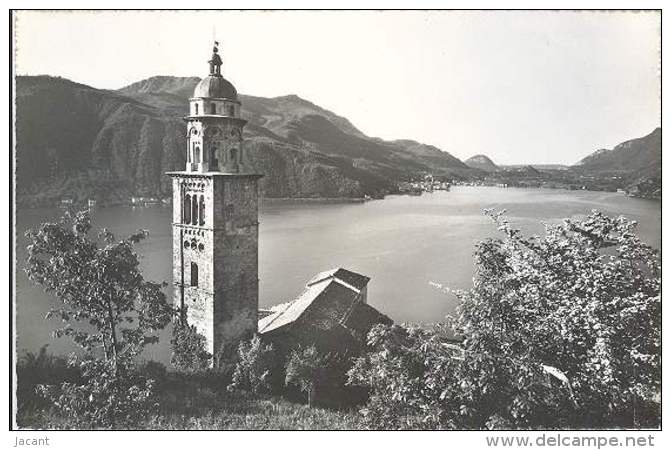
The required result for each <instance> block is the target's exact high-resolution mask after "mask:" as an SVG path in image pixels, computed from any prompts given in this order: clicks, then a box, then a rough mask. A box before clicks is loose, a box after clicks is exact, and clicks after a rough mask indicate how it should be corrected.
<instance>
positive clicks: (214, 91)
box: [193, 42, 238, 100]
mask: <svg viewBox="0 0 671 450" xmlns="http://www.w3.org/2000/svg"><path fill="white" fill-rule="evenodd" d="M218 46H219V43H218V42H215V43H214V47H213V48H212V58H211V59H210V60H209V61H208V63H209V64H210V74H209V75H208V76H206V77H205V78H203V79H202V80H200V83H198V84H197V85H196V89H194V91H193V97H194V98H197V97H200V98H225V99H230V100H237V99H238V91H236V90H235V87H234V86H233V85H232V84H231V82H230V81H228V80H227V79H225V78H224V77H223V76H221V64H222V61H221V56H219V48H218Z"/></svg>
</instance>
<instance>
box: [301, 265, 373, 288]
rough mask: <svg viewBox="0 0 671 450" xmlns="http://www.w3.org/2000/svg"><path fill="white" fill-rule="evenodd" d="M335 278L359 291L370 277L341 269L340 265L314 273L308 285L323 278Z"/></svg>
mask: <svg viewBox="0 0 671 450" xmlns="http://www.w3.org/2000/svg"><path fill="white" fill-rule="evenodd" d="M329 279H336V280H339V281H340V282H342V283H345V284H348V285H350V286H352V287H354V288H355V289H356V290H358V291H361V290H362V289H363V288H365V287H366V285H367V284H368V282H369V281H370V278H369V277H367V276H365V275H361V274H359V273H356V272H352V271H351V270H347V269H343V268H342V267H337V268H335V269H331V270H326V271H324V272H320V273H318V274H317V275H315V276H314V277H313V278H312V279H311V280H310V281H308V284H307V285H308V286H311V285H313V284H315V283H318V282H320V281H323V280H329Z"/></svg>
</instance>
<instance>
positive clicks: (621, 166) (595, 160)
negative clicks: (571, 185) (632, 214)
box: [572, 128, 662, 198]
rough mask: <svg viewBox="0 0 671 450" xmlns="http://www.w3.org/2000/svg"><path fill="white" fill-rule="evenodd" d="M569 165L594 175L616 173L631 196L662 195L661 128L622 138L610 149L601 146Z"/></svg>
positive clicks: (648, 196)
mask: <svg viewBox="0 0 671 450" xmlns="http://www.w3.org/2000/svg"><path fill="white" fill-rule="evenodd" d="M572 169H574V170H576V171H578V172H582V173H589V174H595V175H596V176H601V177H603V176H618V177H621V178H622V179H623V187H624V189H625V190H626V191H627V192H628V193H629V194H630V195H633V196H636V197H644V198H661V196H662V129H661V128H655V129H654V130H653V131H652V133H650V134H648V135H646V136H643V137H640V138H637V139H631V140H629V141H625V142H623V143H621V144H619V145H617V146H615V147H614V148H613V149H612V150H608V149H600V150H597V151H595V152H594V153H592V154H591V155H589V156H587V157H585V158H583V159H582V160H581V161H580V162H579V163H578V164H576V165H575V166H573V167H572Z"/></svg>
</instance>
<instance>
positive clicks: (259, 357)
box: [227, 335, 274, 396]
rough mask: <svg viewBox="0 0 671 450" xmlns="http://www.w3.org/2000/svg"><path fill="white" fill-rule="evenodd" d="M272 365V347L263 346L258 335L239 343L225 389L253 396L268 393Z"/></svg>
mask: <svg viewBox="0 0 671 450" xmlns="http://www.w3.org/2000/svg"><path fill="white" fill-rule="evenodd" d="M273 363H274V353H273V346H272V345H271V344H268V345H264V344H263V342H261V338H259V336H258V335H256V336H254V337H253V338H252V339H251V340H249V341H242V342H240V345H239V346H238V361H237V363H236V364H235V370H234V372H233V379H232V381H231V384H229V385H228V388H227V389H228V390H229V391H230V392H238V393H244V394H248V395H254V396H257V395H261V394H266V393H268V392H270V375H271V371H272V367H273Z"/></svg>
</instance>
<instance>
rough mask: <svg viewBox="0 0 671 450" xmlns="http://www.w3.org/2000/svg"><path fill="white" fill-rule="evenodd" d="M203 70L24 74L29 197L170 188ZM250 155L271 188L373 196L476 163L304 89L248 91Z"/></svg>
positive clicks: (23, 146) (162, 193)
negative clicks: (384, 134)
mask: <svg viewBox="0 0 671 450" xmlns="http://www.w3.org/2000/svg"><path fill="white" fill-rule="evenodd" d="M198 81H199V78H196V77H187V78H179V77H170V76H157V77H152V78H149V79H146V80H142V81H139V82H137V83H134V84H131V85H129V86H126V87H124V88H122V89H119V90H116V91H110V90H102V89H96V88H93V87H90V86H86V85H83V84H79V83H75V82H72V81H69V80H66V79H63V78H57V77H49V76H20V77H17V78H16V170H17V172H16V182H17V200H18V201H19V204H24V205H38V204H53V202H54V201H57V200H58V199H60V198H63V197H73V198H74V199H75V200H76V201H83V200H85V199H86V198H96V199H98V200H99V201H101V202H111V203H114V202H125V201H127V200H128V199H129V197H130V196H132V195H140V196H154V197H169V196H170V189H171V187H170V183H169V179H168V177H166V176H165V175H164V173H165V172H166V171H170V170H179V169H182V168H183V167H184V148H185V146H186V138H185V124H184V122H183V121H182V119H181V118H182V117H183V116H185V115H186V114H187V108H188V98H189V97H190V96H191V93H192V92H193V89H194V87H195V85H196V84H197V83H198ZM240 100H241V102H242V105H243V110H242V115H243V117H244V118H245V119H247V120H248V121H249V123H248V125H247V126H246V127H245V136H244V137H245V150H246V153H245V154H246V161H245V164H246V165H247V167H248V169H249V170H250V171H255V172H258V173H263V174H264V175H265V176H264V178H263V179H262V181H261V191H262V195H265V196H268V197H361V196H363V195H365V194H370V195H375V194H377V193H384V192H390V191H394V190H395V189H396V183H397V181H398V180H401V179H406V178H408V177H412V176H416V175H422V174H425V173H433V174H436V175H446V176H450V177H454V178H457V179H463V178H465V177H468V176H469V173H470V172H471V169H469V167H468V166H466V165H465V164H463V163H462V162H461V161H459V160H458V159H457V158H455V157H453V156H452V155H450V154H449V153H447V152H443V151H441V150H439V149H438V148H436V147H432V146H430V145H425V144H421V143H418V142H415V141H410V140H398V141H384V140H382V139H379V138H372V137H368V136H366V135H365V134H364V133H362V132H361V131H360V130H358V129H357V128H356V127H355V126H354V125H352V124H351V123H350V122H349V121H348V120H347V119H346V118H344V117H340V116H338V115H336V114H334V113H332V112H330V111H328V110H326V109H324V108H321V107H319V106H317V105H315V104H313V103H311V102H309V101H307V100H304V99H302V98H300V97H298V96H295V95H289V96H282V97H275V98H263V97H253V96H245V95H241V96H240Z"/></svg>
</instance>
